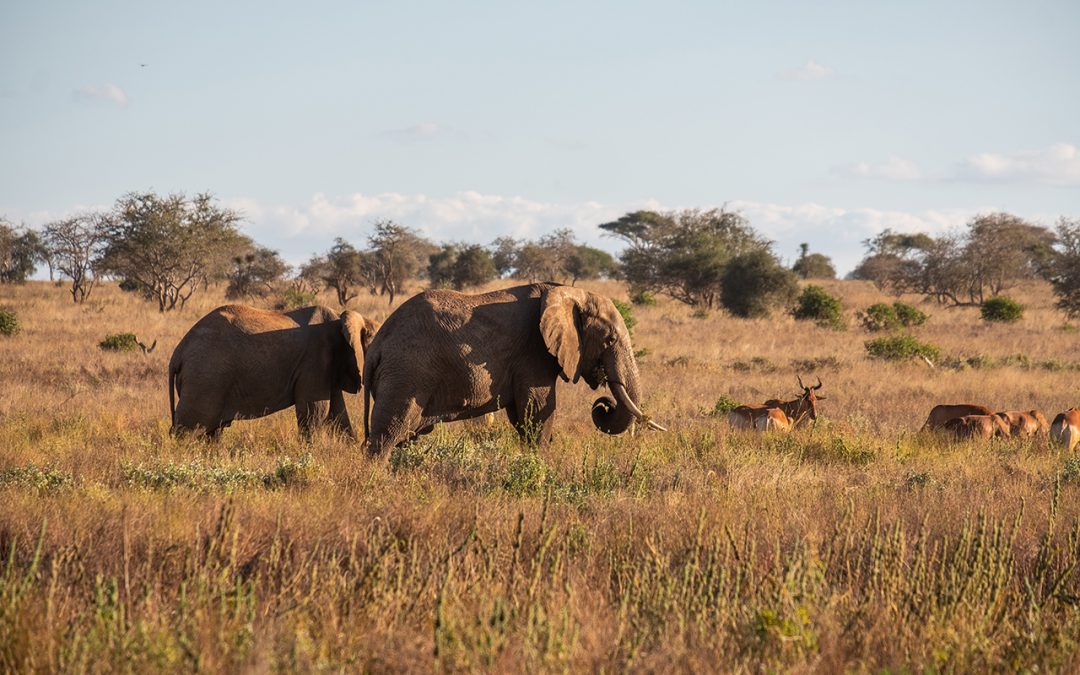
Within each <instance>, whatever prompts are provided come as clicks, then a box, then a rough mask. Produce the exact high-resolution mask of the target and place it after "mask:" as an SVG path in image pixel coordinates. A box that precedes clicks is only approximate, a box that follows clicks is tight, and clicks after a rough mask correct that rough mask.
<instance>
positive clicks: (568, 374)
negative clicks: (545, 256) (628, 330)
mask: <svg viewBox="0 0 1080 675" xmlns="http://www.w3.org/2000/svg"><path fill="white" fill-rule="evenodd" d="M585 299H586V296H585V291H583V290H581V289H580V288H572V287H569V286H554V287H552V288H549V289H548V290H547V292H545V293H544V295H543V297H541V298H540V333H541V335H543V336H544V344H546V345H547V348H548V351H549V352H550V353H551V355H552V356H554V357H555V358H556V359H557V360H558V361H559V367H560V368H561V369H562V376H563V377H564V378H566V379H567V380H571V381H573V382H575V383H576V382H577V381H578V379H579V378H580V377H581V352H582V345H581V307H582V305H584V304H585Z"/></svg>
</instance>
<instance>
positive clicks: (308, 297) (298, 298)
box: [274, 288, 318, 312]
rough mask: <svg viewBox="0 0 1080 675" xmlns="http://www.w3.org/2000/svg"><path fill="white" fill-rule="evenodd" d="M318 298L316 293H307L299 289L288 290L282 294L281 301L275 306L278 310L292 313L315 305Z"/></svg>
mask: <svg viewBox="0 0 1080 675" xmlns="http://www.w3.org/2000/svg"><path fill="white" fill-rule="evenodd" d="M317 297H318V296H317V295H316V294H315V293H305V292H304V291H302V290H300V289H298V288H286V289H285V292H284V293H282V294H281V299H280V300H278V302H276V303H275V304H274V308H275V309H278V310H284V311H286V312H287V311H290V310H293V309H299V308H301V307H307V306H309V305H314V304H315V299H316V298H317Z"/></svg>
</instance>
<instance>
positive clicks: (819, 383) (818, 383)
mask: <svg viewBox="0 0 1080 675" xmlns="http://www.w3.org/2000/svg"><path fill="white" fill-rule="evenodd" d="M813 389H821V377H820V376H819V377H818V379H817V386H816V387H813Z"/></svg>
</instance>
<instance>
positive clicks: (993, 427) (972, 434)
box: [945, 415, 1009, 439]
mask: <svg viewBox="0 0 1080 675" xmlns="http://www.w3.org/2000/svg"><path fill="white" fill-rule="evenodd" d="M945 428H946V429H947V430H949V431H951V432H953V433H954V434H956V437H957V438H983V439H990V438H994V437H995V436H997V437H1000V438H1008V437H1009V426H1008V425H1007V424H1006V423H1005V421H1004V420H1003V419H1002V418H1001V417H999V416H997V415H964V416H962V417H954V418H953V419H951V420H949V421H948V422H946V423H945Z"/></svg>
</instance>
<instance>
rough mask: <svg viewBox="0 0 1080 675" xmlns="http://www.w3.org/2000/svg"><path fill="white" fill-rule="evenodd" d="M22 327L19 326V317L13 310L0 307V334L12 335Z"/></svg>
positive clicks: (17, 332)
mask: <svg viewBox="0 0 1080 675" xmlns="http://www.w3.org/2000/svg"><path fill="white" fill-rule="evenodd" d="M20 330H22V328H21V327H20V326H19V318H18V317H17V316H15V312H9V311H7V310H2V309H0V335H6V336H8V337H14V336H16V335H18V334H19V331H20Z"/></svg>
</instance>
